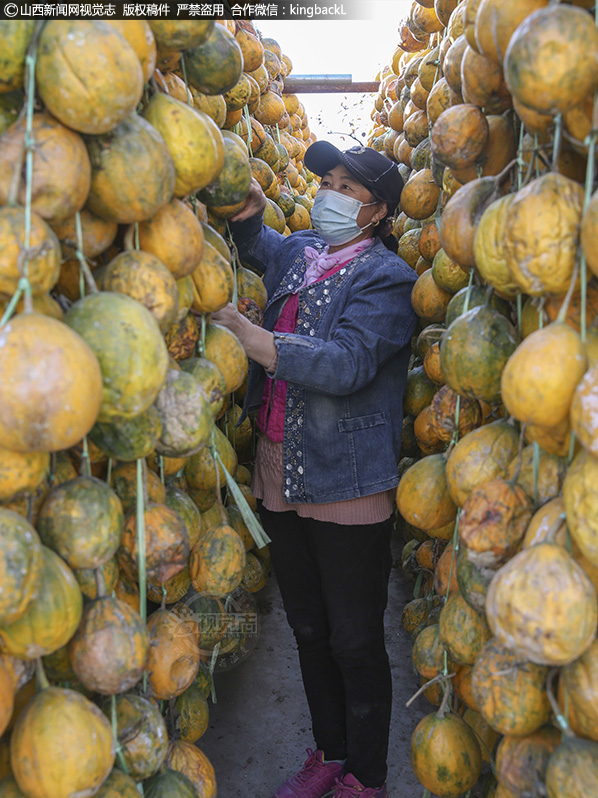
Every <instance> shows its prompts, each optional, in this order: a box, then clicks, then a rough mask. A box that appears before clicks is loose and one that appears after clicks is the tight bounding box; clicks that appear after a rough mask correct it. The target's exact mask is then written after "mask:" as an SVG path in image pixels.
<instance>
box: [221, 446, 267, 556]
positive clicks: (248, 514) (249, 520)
mask: <svg viewBox="0 0 598 798" xmlns="http://www.w3.org/2000/svg"><path fill="white" fill-rule="evenodd" d="M212 456H213V457H214V461H215V464H216V468H218V465H220V467H221V468H222V471H223V472H224V476H225V479H226V484H227V485H228V488H229V490H230V492H231V494H232V497H233V499H234V501H235V504H236V505H237V507H238V508H239V510H240V512H241V516H242V517H243V521H244V522H245V524H246V525H247V528H248V529H249V532H250V533H251V537H252V538H253V539H254V541H255V545H256V546H257V547H258V549H262V548H263V547H264V546H267V545H268V543H270V538H269V537H268V535H267V534H266V533H265V531H264V529H263V527H262V525H261V524H260V522H259V521H258V520H257V518H256V516H255V513H254V512H253V510H252V509H251V507H250V506H249V505H248V504H247V499H246V498H245V496H243V493H242V491H241V489H240V488H239V486H238V485H237V483H236V482H235V480H234V479H233V478H232V476H231V475H230V474H229V473H228V471H227V469H226V468H225V466H224V463H223V462H222V458H221V457H220V455H219V454H218V451H217V449H216V447H215V446H212Z"/></svg>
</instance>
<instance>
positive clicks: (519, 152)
mask: <svg viewBox="0 0 598 798" xmlns="http://www.w3.org/2000/svg"><path fill="white" fill-rule="evenodd" d="M524 135H525V127H524V125H523V123H521V127H520V128H519V148H518V149H517V190H518V191H519V189H520V188H521V184H522V183H523V167H524V165H525V163H524V160H523V158H522V151H523V137H524Z"/></svg>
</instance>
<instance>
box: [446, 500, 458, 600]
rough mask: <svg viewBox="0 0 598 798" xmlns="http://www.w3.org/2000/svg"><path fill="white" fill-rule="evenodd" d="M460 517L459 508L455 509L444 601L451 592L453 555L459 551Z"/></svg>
mask: <svg viewBox="0 0 598 798" xmlns="http://www.w3.org/2000/svg"><path fill="white" fill-rule="evenodd" d="M460 518H461V508H460V507H459V509H458V510H457V516H456V518H455V529H454V530H453V550H452V552H451V567H450V570H449V577H448V582H447V585H446V593H445V594H444V601H445V603H446V602H447V601H448V597H449V595H450V592H451V581H452V578H453V567H454V565H455V557H456V556H457V553H458V551H459V519H460Z"/></svg>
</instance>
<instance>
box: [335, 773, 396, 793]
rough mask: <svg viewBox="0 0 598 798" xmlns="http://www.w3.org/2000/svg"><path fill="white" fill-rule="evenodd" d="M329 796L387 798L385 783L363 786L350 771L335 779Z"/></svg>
mask: <svg viewBox="0 0 598 798" xmlns="http://www.w3.org/2000/svg"><path fill="white" fill-rule="evenodd" d="M330 796H331V798H388V792H387V790H386V784H383V785H382V786H381V787H364V786H363V784H362V783H361V782H360V781H358V780H357V779H356V778H355V776H354V775H353V774H352V773H347V774H346V775H345V777H344V778H343V779H342V780H340V781H337V783H336V785H335V787H334V789H333V790H332V792H331V793H330Z"/></svg>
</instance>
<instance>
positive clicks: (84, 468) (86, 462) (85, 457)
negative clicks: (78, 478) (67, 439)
mask: <svg viewBox="0 0 598 798" xmlns="http://www.w3.org/2000/svg"><path fill="white" fill-rule="evenodd" d="M81 473H82V474H83V476H85V477H90V476H91V460H90V459H89V447H88V446H87V435H86V436H85V437H84V438H83V452H82V453H81Z"/></svg>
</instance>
